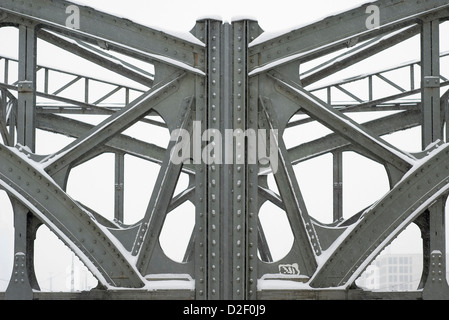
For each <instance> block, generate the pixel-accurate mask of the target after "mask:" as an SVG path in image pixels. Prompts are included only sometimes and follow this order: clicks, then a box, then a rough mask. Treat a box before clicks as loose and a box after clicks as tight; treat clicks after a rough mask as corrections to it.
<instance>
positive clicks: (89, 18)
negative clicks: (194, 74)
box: [0, 0, 204, 72]
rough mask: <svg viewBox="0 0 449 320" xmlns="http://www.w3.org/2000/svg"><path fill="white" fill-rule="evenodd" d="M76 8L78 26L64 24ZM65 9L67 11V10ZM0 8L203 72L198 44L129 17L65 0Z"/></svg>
mask: <svg viewBox="0 0 449 320" xmlns="http://www.w3.org/2000/svg"><path fill="white" fill-rule="evenodd" d="M73 6H75V7H76V8H77V10H78V11H79V12H78V13H79V15H78V17H79V19H80V21H81V20H82V23H79V26H78V28H74V27H71V25H70V24H69V25H68V24H67V20H68V19H69V18H70V12H71V10H70V8H73ZM68 9H69V13H67V10H68ZM0 10H1V11H3V12H4V13H6V14H7V15H8V16H12V17H19V18H25V19H28V20H32V21H34V22H35V23H36V24H40V25H41V26H44V27H45V28H48V29H51V30H55V31H57V32H60V33H63V34H67V35H69V36H73V37H75V38H79V39H81V40H86V41H89V42H92V43H94V44H97V43H103V45H104V46H105V47H107V48H109V49H111V50H118V51H123V52H128V53H129V52H133V51H134V52H137V51H140V52H143V53H145V55H148V56H151V58H153V59H154V60H156V61H160V60H162V61H163V62H165V63H169V64H174V65H177V66H179V65H180V64H184V65H185V66H186V67H191V68H190V69H191V70H194V69H196V68H198V69H199V71H200V72H201V70H202V71H204V64H202V62H201V61H204V48H203V46H202V45H200V44H198V43H192V42H189V41H187V40H185V39H180V38H177V37H175V36H172V35H170V34H167V33H165V32H163V31H160V30H155V29H151V28H149V27H146V26H142V25H139V24H137V23H134V22H132V21H130V20H127V19H123V18H117V17H115V16H112V15H109V14H106V13H104V12H99V11H97V10H94V9H93V8H90V7H86V6H80V5H76V4H73V3H71V2H69V1H50V0H38V1H32V2H27V3H25V2H17V1H14V0H5V1H2V3H1V4H0Z"/></svg>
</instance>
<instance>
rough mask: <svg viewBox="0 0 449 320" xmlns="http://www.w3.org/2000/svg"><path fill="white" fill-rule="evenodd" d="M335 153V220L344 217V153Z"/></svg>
mask: <svg viewBox="0 0 449 320" xmlns="http://www.w3.org/2000/svg"><path fill="white" fill-rule="evenodd" d="M332 155H333V179H334V199H333V203H334V210H333V212H334V217H333V218H334V220H333V221H334V222H337V221H340V220H341V219H342V218H343V154H342V152H341V151H335V152H333V153H332Z"/></svg>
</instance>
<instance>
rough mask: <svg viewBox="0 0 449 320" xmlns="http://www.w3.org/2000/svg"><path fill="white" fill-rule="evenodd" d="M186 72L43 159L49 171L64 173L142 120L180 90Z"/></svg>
mask: <svg viewBox="0 0 449 320" xmlns="http://www.w3.org/2000/svg"><path fill="white" fill-rule="evenodd" d="M184 75H185V73H181V74H178V75H177V76H176V77H174V79H171V80H168V81H166V82H165V83H164V84H161V85H158V86H155V87H153V88H152V89H151V90H149V91H148V92H146V93H145V94H143V95H142V96H141V97H139V98H138V99H136V100H135V101H134V102H132V103H131V104H129V105H128V106H127V107H125V108H123V109H122V110H120V111H118V112H116V113H114V114H113V115H111V116H110V117H109V118H107V119H106V120H104V121H103V122H102V123H100V124H99V125H98V126H95V127H94V128H93V129H92V130H91V131H89V132H87V133H86V135H85V136H83V137H81V138H79V139H77V140H75V141H74V142H73V143H71V144H69V145H68V146H67V147H65V148H64V149H62V150H60V151H59V152H58V153H56V154H53V155H50V156H49V157H47V158H45V159H43V160H42V161H41V162H42V164H43V165H44V167H45V170H46V171H47V172H48V173H49V174H50V175H52V176H53V175H55V174H56V173H58V172H61V171H62V170H63V169H64V168H67V167H68V166H70V164H71V163H73V162H74V161H76V160H78V159H79V158H80V157H83V156H86V154H87V153H88V152H89V151H91V150H93V149H94V148H96V147H98V145H101V144H103V143H104V142H106V141H108V140H109V139H111V138H112V137H114V136H115V135H116V134H118V133H120V132H122V131H124V130H125V129H127V128H128V127H130V126H131V125H133V124H134V123H135V122H137V121H139V120H140V119H141V118H142V117H144V116H145V115H146V114H148V112H149V111H150V110H151V109H153V108H154V107H155V106H156V105H158V104H159V103H160V102H161V101H163V100H164V99H165V98H167V97H168V96H170V95H171V94H173V92H175V91H177V90H178V81H179V80H180V79H181V78H182V77H183V76H184Z"/></svg>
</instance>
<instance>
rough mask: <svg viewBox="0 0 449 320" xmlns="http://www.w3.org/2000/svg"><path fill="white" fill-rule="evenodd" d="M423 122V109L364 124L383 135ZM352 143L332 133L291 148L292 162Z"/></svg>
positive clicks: (348, 145) (374, 132)
mask: <svg viewBox="0 0 449 320" xmlns="http://www.w3.org/2000/svg"><path fill="white" fill-rule="evenodd" d="M420 124H421V111H419V110H411V111H403V112H401V113H398V114H394V115H390V116H387V117H383V118H380V119H376V120H372V121H369V122H367V123H364V124H363V126H364V127H365V128H367V129H368V130H370V131H371V132H373V134H375V135H377V136H383V135H386V134H390V133H393V132H396V131H400V130H405V129H409V128H413V127H416V126H419V125H420ZM350 145H351V143H350V142H349V141H348V140H347V139H345V138H344V137H342V136H340V135H338V134H336V133H332V134H330V135H327V136H325V137H323V138H320V139H317V140H314V141H310V142H307V143H303V144H301V145H298V146H296V147H292V148H290V149H289V157H290V161H291V162H292V164H296V163H299V162H301V161H306V160H309V159H312V158H314V157H318V156H320V155H324V154H326V153H328V152H335V151H337V150H338V149H342V148H345V147H349V148H350Z"/></svg>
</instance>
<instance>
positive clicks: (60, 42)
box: [37, 30, 154, 87]
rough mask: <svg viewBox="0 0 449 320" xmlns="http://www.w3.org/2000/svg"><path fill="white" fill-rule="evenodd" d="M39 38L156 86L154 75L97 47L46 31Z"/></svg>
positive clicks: (39, 34) (41, 32)
mask: <svg viewBox="0 0 449 320" xmlns="http://www.w3.org/2000/svg"><path fill="white" fill-rule="evenodd" d="M37 36H38V37H39V38H40V39H42V40H45V41H47V42H48V43H51V44H53V45H56V46H58V47H60V48H64V49H65V50H67V51H69V52H71V53H73V54H76V55H77V56H79V57H82V58H85V59H87V60H89V61H91V62H93V63H96V64H98V65H101V66H103V67H105V68H107V69H109V70H112V71H114V72H116V73H117V74H121V75H122V76H124V77H126V78H129V79H131V80H134V81H136V82H138V83H140V84H143V85H145V86H147V87H152V86H153V84H154V80H153V79H152V78H153V77H154V75H150V74H148V73H147V72H145V71H144V70H141V69H139V68H137V67H135V66H133V65H130V64H129V63H127V62H126V61H123V60H121V59H118V58H116V57H114V56H112V55H110V54H107V53H105V52H103V51H100V50H99V49H96V48H95V47H92V46H89V45H87V44H84V43H82V42H74V41H69V40H67V39H64V38H63V37H61V36H58V35H56V34H54V33H51V32H47V31H44V30H39V31H38V33H37Z"/></svg>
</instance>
